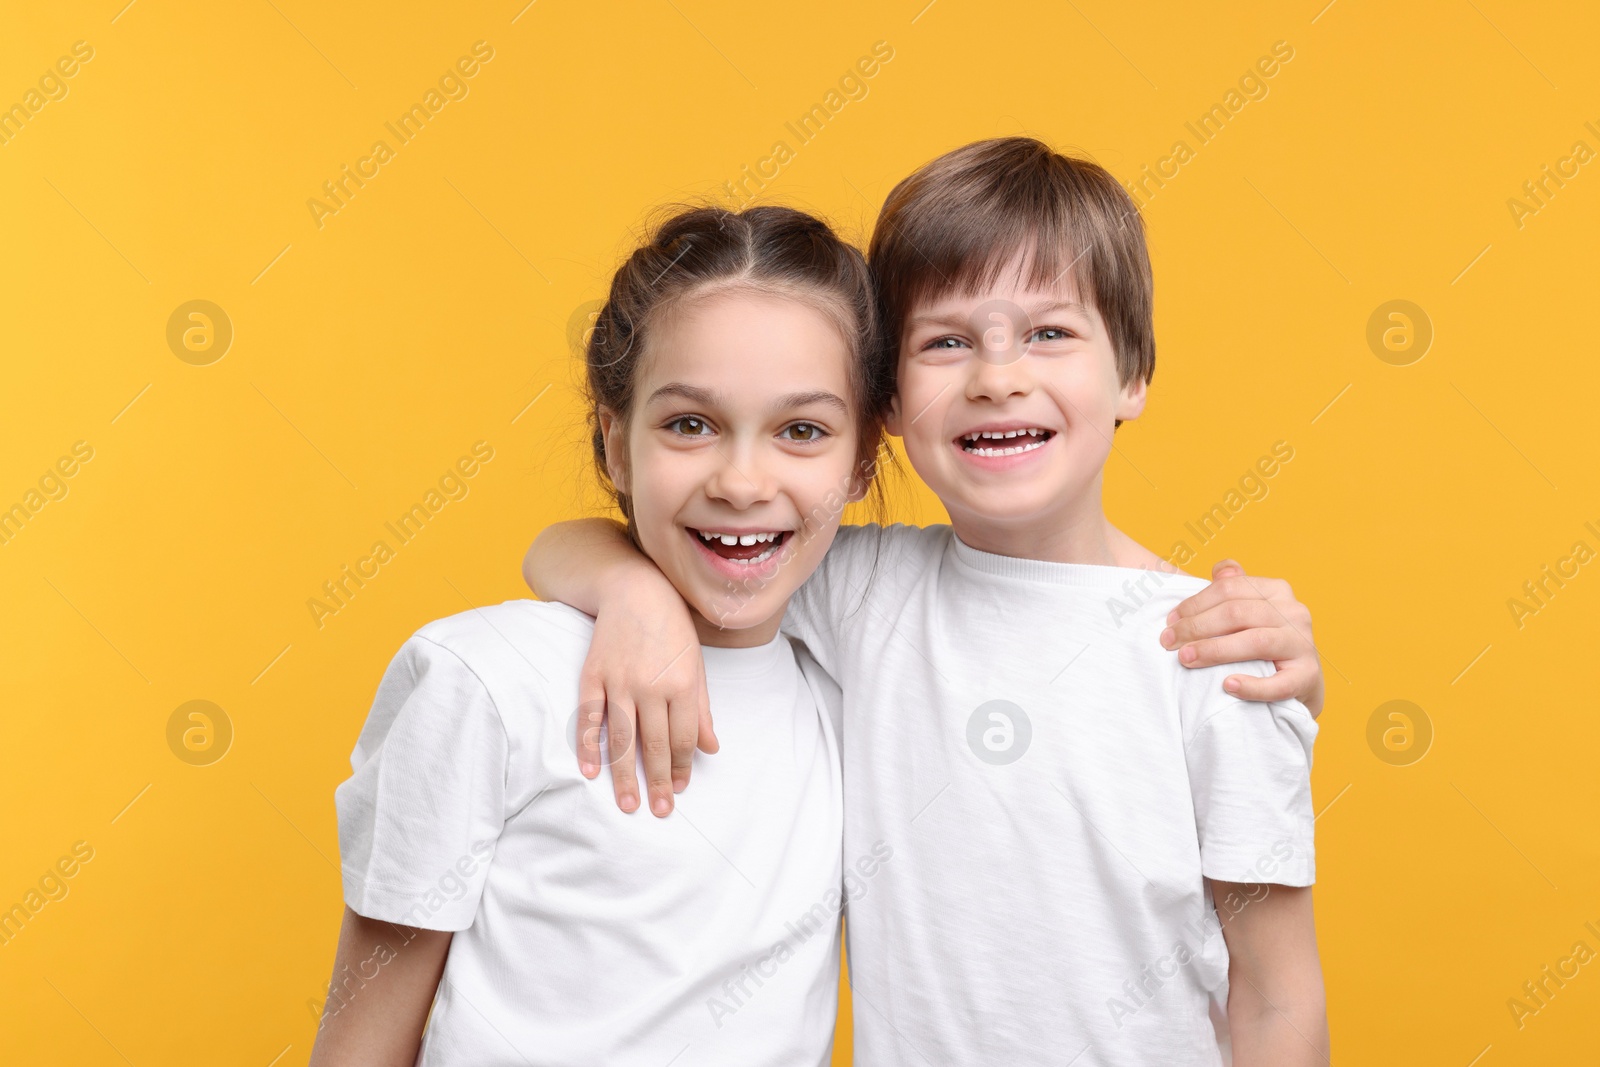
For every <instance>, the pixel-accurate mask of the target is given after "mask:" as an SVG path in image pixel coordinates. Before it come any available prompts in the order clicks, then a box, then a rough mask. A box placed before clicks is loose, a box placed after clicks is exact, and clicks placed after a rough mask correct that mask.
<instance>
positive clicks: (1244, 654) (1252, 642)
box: [1178, 629, 1272, 667]
mask: <svg viewBox="0 0 1600 1067" xmlns="http://www.w3.org/2000/svg"><path fill="white" fill-rule="evenodd" d="M1268 633H1271V631H1269V630H1259V629H1257V630H1244V631H1241V632H1239V633H1236V634H1227V635H1225V636H1223V637H1213V638H1210V639H1209V640H1205V641H1195V642H1193V643H1191V644H1187V645H1184V646H1183V647H1182V648H1180V649H1178V662H1179V663H1181V664H1183V665H1184V666H1185V667H1214V666H1216V665H1217V664H1219V663H1243V662H1245V661H1246V660H1253V659H1272V657H1271V656H1268V655H1265V654H1264V652H1263V650H1264V649H1265V647H1266V644H1267V638H1266V637H1264V636H1263V635H1265V634H1268Z"/></svg>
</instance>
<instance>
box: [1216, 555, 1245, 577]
mask: <svg viewBox="0 0 1600 1067" xmlns="http://www.w3.org/2000/svg"><path fill="white" fill-rule="evenodd" d="M1243 573H1244V568H1243V567H1241V566H1240V565H1239V561H1238V560H1236V559H1219V560H1217V562H1216V563H1214V564H1212V565H1211V580H1212V581H1216V580H1217V579H1218V578H1232V577H1233V576H1234V575H1238V574H1243Z"/></svg>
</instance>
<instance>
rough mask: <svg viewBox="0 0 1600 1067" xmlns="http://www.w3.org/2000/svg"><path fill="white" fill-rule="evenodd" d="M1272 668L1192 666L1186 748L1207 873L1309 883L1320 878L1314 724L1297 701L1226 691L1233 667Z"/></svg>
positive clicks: (1264, 669)
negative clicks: (1241, 695) (1315, 820)
mask: <svg viewBox="0 0 1600 1067" xmlns="http://www.w3.org/2000/svg"><path fill="white" fill-rule="evenodd" d="M1272 672H1273V667H1272V665H1271V664H1270V663H1266V662H1264V661H1259V660H1257V661H1252V662H1250V663H1242V664H1240V663H1233V664H1224V665H1222V666H1218V667H1209V668H1205V669H1202V670H1198V671H1193V672H1189V671H1187V670H1186V671H1185V673H1186V674H1187V675H1189V676H1188V677H1186V678H1185V679H1184V681H1185V683H1186V685H1185V688H1186V689H1187V691H1188V692H1187V694H1186V695H1187V699H1186V700H1185V704H1186V705H1187V708H1186V711H1188V712H1189V714H1187V715H1186V716H1185V718H1186V720H1187V722H1186V738H1187V747H1186V749H1185V755H1186V758H1187V762H1188V767H1189V786H1190V791H1191V793H1192V795H1193V798H1194V814H1195V824H1196V829H1197V830H1198V832H1199V838H1200V866H1201V871H1202V873H1203V874H1204V875H1205V876H1206V877H1207V878H1212V879H1216V880H1218V881H1224V882H1267V883H1271V884H1274V885H1287V886H1307V885H1311V884H1313V883H1314V882H1315V881H1316V853H1315V845H1314V840H1313V833H1312V818H1313V816H1312V808H1311V750H1312V745H1313V743H1314V742H1315V740H1316V736H1317V724H1316V721H1315V720H1314V719H1313V718H1312V717H1311V713H1310V712H1309V711H1308V710H1306V707H1305V705H1303V704H1301V703H1300V702H1299V701H1298V700H1287V701H1281V702H1277V703H1272V704H1263V703H1257V702H1253V701H1242V700H1239V699H1237V698H1235V697H1231V696H1229V695H1228V694H1227V693H1226V692H1224V691H1223V688H1222V680H1223V679H1224V678H1225V677H1227V676H1228V675H1229V674H1255V675H1257V676H1259V677H1266V676H1268V675H1270V674H1272Z"/></svg>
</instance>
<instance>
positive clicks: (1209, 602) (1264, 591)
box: [1167, 574, 1293, 625]
mask: <svg viewBox="0 0 1600 1067" xmlns="http://www.w3.org/2000/svg"><path fill="white" fill-rule="evenodd" d="M1280 598H1287V599H1290V600H1292V599H1293V596H1292V595H1289V583H1288V582H1285V581H1283V580H1282V579H1281V578H1255V577H1252V576H1250V575H1248V574H1235V575H1230V576H1229V577H1226V578H1218V579H1217V580H1215V581H1213V582H1212V583H1211V584H1210V585H1208V586H1206V587H1205V588H1204V589H1202V590H1200V591H1199V592H1198V593H1196V594H1195V595H1194V596H1192V597H1189V598H1188V599H1187V600H1185V601H1183V602H1182V603H1180V604H1179V605H1178V606H1177V607H1175V608H1173V609H1172V611H1171V613H1170V614H1168V615H1167V623H1168V624H1169V625H1170V624H1172V623H1174V622H1177V621H1178V620H1179V619H1180V618H1187V617H1188V616H1190V615H1198V614H1200V613H1201V612H1202V611H1208V610H1210V609H1211V608H1214V607H1216V606H1217V605H1218V604H1221V603H1223V602H1225V601H1228V600H1274V599H1280Z"/></svg>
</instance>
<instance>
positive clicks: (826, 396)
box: [645, 382, 850, 412]
mask: <svg viewBox="0 0 1600 1067" xmlns="http://www.w3.org/2000/svg"><path fill="white" fill-rule="evenodd" d="M664 397H677V398H679V399H681V400H687V401H688V402H689V403H691V404H701V405H704V406H705V407H716V406H717V405H718V398H717V394H716V393H714V392H712V391H711V390H710V389H705V388H702V387H701V386H698V385H690V384H688V383H687V382H668V383H667V384H666V385H663V386H662V387H661V388H659V389H657V390H656V391H655V392H653V393H651V394H650V399H649V400H646V401H645V403H646V404H653V403H655V402H656V401H657V400H660V399H662V398H664ZM811 404H826V405H827V406H829V407H833V408H838V409H839V410H840V411H843V412H848V411H849V410H850V405H848V404H846V403H845V402H844V400H843V399H842V398H841V397H840V396H839V395H838V394H837V393H830V392H828V390H826V389H812V390H809V391H807V392H803V393H786V394H785V395H783V396H780V397H778V398H777V399H776V400H774V401H773V402H772V404H771V407H772V409H773V410H774V411H783V410H787V409H789V408H802V407H807V406H809V405H811Z"/></svg>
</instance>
